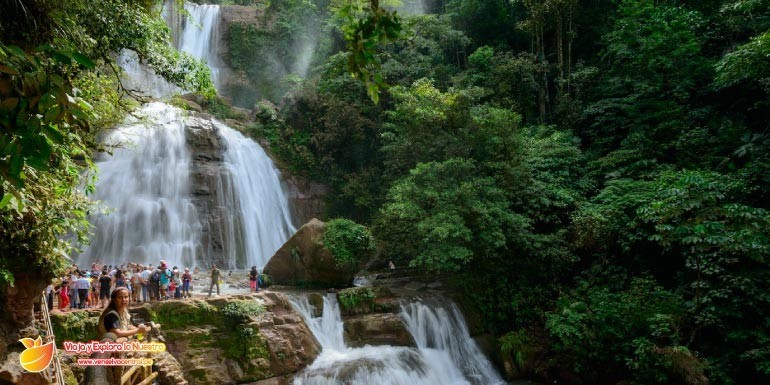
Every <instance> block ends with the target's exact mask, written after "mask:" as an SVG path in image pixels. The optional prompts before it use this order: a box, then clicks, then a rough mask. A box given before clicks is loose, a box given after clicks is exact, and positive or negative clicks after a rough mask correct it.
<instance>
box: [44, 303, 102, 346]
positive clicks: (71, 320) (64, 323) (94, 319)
mask: <svg viewBox="0 0 770 385" xmlns="http://www.w3.org/2000/svg"><path fill="white" fill-rule="evenodd" d="M98 323H99V314H98V313H93V314H92V313H91V312H88V311H74V312H68V313H56V314H51V326H52V327H53V334H54V336H55V337H56V345H57V346H58V347H59V348H61V347H62V343H63V341H77V342H88V341H91V340H97V339H98V333H99V332H98V330H97V324H98Z"/></svg>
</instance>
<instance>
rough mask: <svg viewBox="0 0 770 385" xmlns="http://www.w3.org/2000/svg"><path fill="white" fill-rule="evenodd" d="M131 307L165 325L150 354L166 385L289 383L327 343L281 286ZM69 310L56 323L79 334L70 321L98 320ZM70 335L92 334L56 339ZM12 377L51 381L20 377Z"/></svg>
mask: <svg viewBox="0 0 770 385" xmlns="http://www.w3.org/2000/svg"><path fill="white" fill-rule="evenodd" d="M130 311H131V313H134V314H136V315H138V316H141V318H142V319H143V320H144V321H146V322H155V323H157V324H160V325H161V327H160V335H161V338H160V339H159V340H160V341H161V342H164V343H165V344H166V349H167V350H166V352H164V353H145V354H148V356H147V357H148V358H151V359H153V360H154V361H155V362H154V364H153V366H154V367H155V370H156V371H157V372H158V373H159V375H158V377H157V382H158V384H160V385H186V384H190V385H203V384H206V385H225V384H228V385H229V384H235V383H239V384H242V383H259V384H289V383H291V380H292V378H293V377H294V375H295V373H297V372H298V371H300V370H302V369H303V368H305V367H306V366H307V365H309V364H310V363H312V362H313V360H314V359H315V358H316V357H317V356H318V354H319V353H320V350H321V347H320V345H319V344H318V341H316V340H315V337H313V334H312V333H311V332H310V329H308V327H307V325H305V323H304V321H303V320H302V317H301V316H300V315H299V314H298V313H297V312H296V311H295V310H294V308H292V307H291V304H290V303H289V301H288V299H287V298H286V296H284V295H283V294H280V293H274V292H261V293H257V294H249V295H238V296H229V297H218V298H215V299H211V300H207V301H203V300H198V299H194V300H171V301H164V302H156V303H150V304H145V305H143V306H141V307H139V308H132V309H131V310H130ZM75 314H79V316H74V315H75ZM67 315H68V317H56V318H54V319H52V322H53V323H54V327H55V329H59V330H72V333H73V335H74V334H76V333H77V330H78V329H79V326H76V327H73V328H71V327H69V326H70V325H69V324H70V323H73V322H76V323H77V325H80V324H92V322H90V321H91V320H94V322H95V319H96V318H98V316H99V313H98V312H83V311H81V312H71V313H67ZM82 318H88V320H89V321H84V320H82ZM78 320H79V321H78ZM60 323H64V324H60ZM151 334H154V333H151ZM57 337H58V336H57ZM65 339H71V340H75V341H83V340H90V339H91V337H88V336H86V337H82V338H75V337H67V338H57V341H63V340H65ZM154 340H155V339H154ZM19 345H20V346H21V344H19ZM14 354H15V355H9V357H12V358H13V357H15V362H16V363H17V364H18V353H14ZM71 365H75V364H74V363H71ZM20 369H21V368H19V372H20V373H21V370H20ZM14 373H15V372H14ZM27 374H31V373H27ZM87 377H88V378H89V381H90V382H89V383H93V384H98V383H99V382H98V380H99V378H103V377H104V374H93V373H92V374H91V376H87ZM97 377H99V378H97ZM9 378H11V377H9ZM40 378H41V380H42V377H40ZM11 381H12V382H13V383H20V384H28V383H29V384H33V385H35V384H38V383H39V384H41V385H42V384H47V382H45V381H43V382H36V381H33V380H32V379H30V380H29V382H26V381H24V379H19V380H17V379H16V377H13V378H11ZM94 381H97V382H94ZM0 383H3V382H2V380H0Z"/></svg>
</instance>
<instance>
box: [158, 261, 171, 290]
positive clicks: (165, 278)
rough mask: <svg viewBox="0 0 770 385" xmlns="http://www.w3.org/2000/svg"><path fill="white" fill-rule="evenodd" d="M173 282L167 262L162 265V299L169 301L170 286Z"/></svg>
mask: <svg viewBox="0 0 770 385" xmlns="http://www.w3.org/2000/svg"><path fill="white" fill-rule="evenodd" d="M170 282H171V270H169V269H168V266H166V262H165V261H161V263H160V299H168V286H169V283H170Z"/></svg>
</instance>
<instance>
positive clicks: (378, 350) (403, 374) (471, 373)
mask: <svg viewBox="0 0 770 385" xmlns="http://www.w3.org/2000/svg"><path fill="white" fill-rule="evenodd" d="M291 302H292V304H293V305H294V307H295V308H296V309H297V311H298V312H299V313H300V314H301V315H302V318H303V319H304V320H305V323H306V324H307V325H308V327H309V328H310V330H311V331H312V332H313V335H314V336H315V337H316V339H317V340H318V342H319V343H320V344H321V348H322V351H321V354H320V355H319V356H318V357H317V358H316V360H315V361H314V362H313V363H312V364H311V365H310V366H308V367H307V368H305V370H303V371H302V372H301V373H300V374H298V375H297V377H295V378H294V385H333V384H349V385H369V384H378V385H380V384H382V385H391V384H392V385H405V384H409V385H412V384H414V385H437V384H442V385H443V384H447V385H460V384H463V385H469V384H473V385H491V384H503V383H504V382H503V381H502V379H501V378H500V376H499V375H498V374H497V373H496V372H494V369H492V367H491V364H489V361H487V360H486V358H485V357H484V356H483V354H482V353H481V352H480V351H479V350H478V348H477V347H475V344H473V347H474V349H470V348H469V347H468V346H467V345H470V344H467V343H463V342H461V343H458V344H455V343H453V342H448V343H438V344H433V343H431V342H428V341H431V340H432V338H431V337H428V336H430V335H432V334H431V332H429V331H428V330H431V329H439V330H438V331H437V333H438V335H440V336H442V337H440V338H437V340H442V341H443V340H444V339H445V338H444V337H443V336H447V335H452V334H459V336H458V337H457V338H456V339H457V340H458V341H464V336H467V335H468V330H467V327H466V326H465V322H464V321H463V319H462V316H461V315H459V312H458V313H447V312H446V311H443V308H435V309H434V308H433V307H430V306H427V305H425V304H423V303H419V302H418V303H412V304H408V305H404V306H403V307H402V314H401V316H402V317H403V318H404V320H405V322H406V323H407V326H408V330H409V331H410V333H412V334H413V337H414V338H415V341H417V345H418V346H417V348H416V349H415V348H409V347H395V346H365V347H362V348H350V347H346V346H345V342H344V339H343V323H342V318H341V317H340V309H339V305H338V304H337V300H336V297H335V296H334V294H328V295H327V296H326V297H325V298H324V308H323V314H322V315H321V317H314V316H313V307H312V305H310V303H309V302H308V300H307V297H301V298H292V299H291ZM452 306H454V305H452ZM454 310H456V308H454ZM442 311H443V313H442ZM430 314H433V315H434V316H433V317H432V316H429V315H430ZM438 315H441V316H450V317H452V322H448V323H447V322H436V321H437V319H436V318H435V316H438ZM458 316H459V319H455V317H458ZM449 328H454V329H449ZM457 328H460V329H457ZM423 337H425V338H423ZM468 338H470V337H468ZM421 340H425V341H422V342H421ZM471 343H472V341H471ZM453 349H459V351H453ZM462 354H469V355H472V356H467V357H464V358H465V361H463V360H460V364H459V365H458V363H457V362H456V360H455V359H454V358H455V357H458V356H460V355H462ZM464 373H466V374H464Z"/></svg>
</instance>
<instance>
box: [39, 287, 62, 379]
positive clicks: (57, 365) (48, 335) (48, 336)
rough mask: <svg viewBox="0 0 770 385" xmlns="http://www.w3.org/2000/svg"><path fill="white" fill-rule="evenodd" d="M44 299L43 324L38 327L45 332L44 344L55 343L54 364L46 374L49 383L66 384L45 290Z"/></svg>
mask: <svg viewBox="0 0 770 385" xmlns="http://www.w3.org/2000/svg"><path fill="white" fill-rule="evenodd" d="M42 298H43V300H42V301H40V315H41V317H40V318H41V319H40V322H42V325H41V326H40V327H38V329H40V331H41V332H43V334H44V335H43V344H47V343H53V362H52V364H53V365H49V366H48V369H47V370H45V372H44V373H45V376H46V379H47V380H48V382H49V383H51V384H55V385H65V384H64V373H63V372H62V370H61V361H60V360H59V353H58V351H57V349H56V337H55V336H54V334H53V328H52V327H51V315H50V314H49V313H48V296H46V294H45V292H43V295H42Z"/></svg>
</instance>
